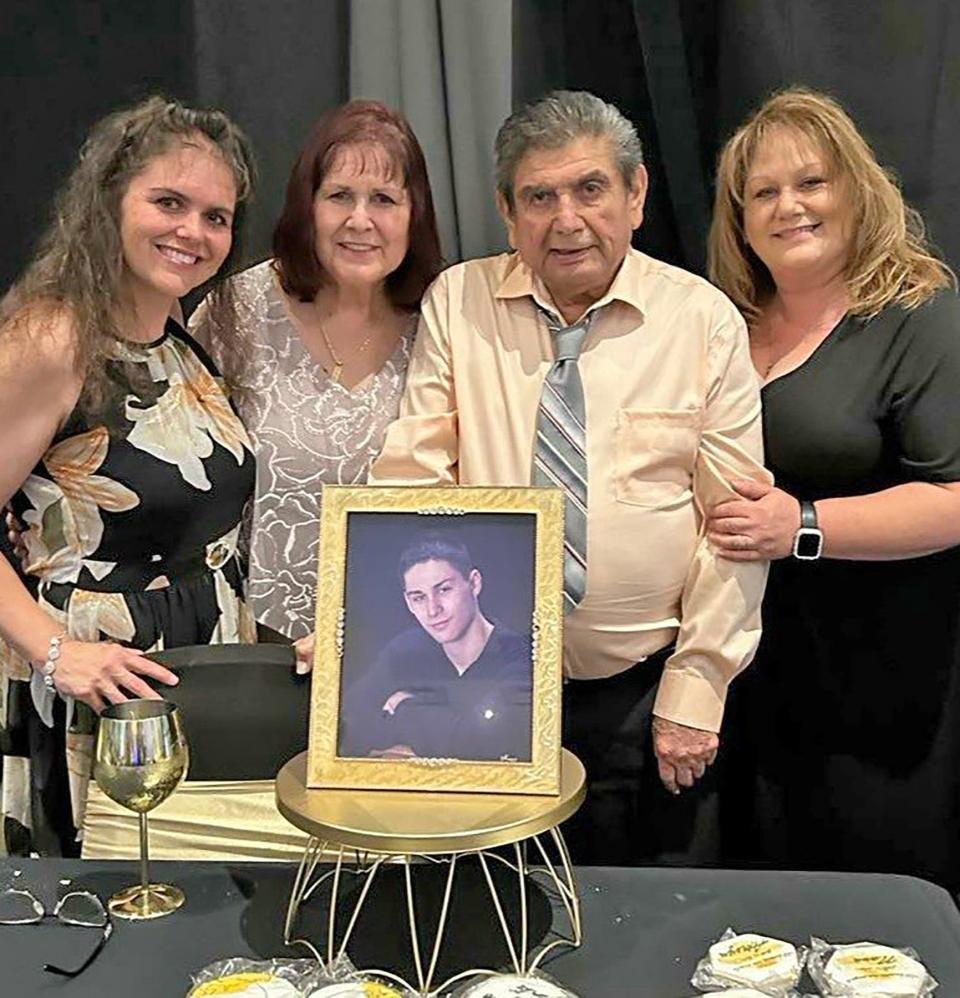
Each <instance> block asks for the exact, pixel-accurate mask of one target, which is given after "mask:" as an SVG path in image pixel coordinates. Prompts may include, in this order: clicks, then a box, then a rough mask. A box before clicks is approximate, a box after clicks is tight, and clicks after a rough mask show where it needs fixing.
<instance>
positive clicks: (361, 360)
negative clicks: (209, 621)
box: [190, 101, 442, 660]
mask: <svg viewBox="0 0 960 998" xmlns="http://www.w3.org/2000/svg"><path fill="white" fill-rule="evenodd" d="M273 249H274V256H273V258H272V259H270V260H267V261H265V262H263V263H261V264H258V265H257V266H255V267H251V268H250V269H249V270H246V271H244V272H243V273H241V274H238V275H236V276H235V277H234V278H232V279H231V283H232V285H233V291H234V295H235V296H236V299H237V302H238V307H237V310H236V312H237V319H236V321H235V322H234V323H233V324H232V325H231V326H230V327H225V326H223V325H222V324H218V323H217V322H216V321H215V320H214V318H213V315H212V313H211V312H209V311H208V310H207V308H206V307H205V304H201V306H200V307H199V308H198V309H197V311H196V312H195V313H194V316H193V318H192V320H191V323H190V326H191V329H192V331H193V332H194V335H195V336H196V337H197V338H198V339H199V340H200V342H201V343H203V344H204V345H205V346H207V348H208V349H209V351H210V353H211V354H212V356H213V359H214V361H215V362H216V364H217V365H218V367H219V368H220V370H221V371H222V372H223V373H224V375H225V377H226V380H227V383H228V385H229V387H230V390H231V394H232V397H233V399H234V402H235V404H236V405H237V407H238V409H239V412H240V415H241V418H242V419H243V422H244V424H245V425H246V427H247V430H248V431H249V434H250V437H251V440H252V442H253V447H254V451H255V453H256V457H257V487H256V497H255V500H254V503H253V508H252V516H248V517H247V527H248V531H247V544H248V549H249V572H250V579H249V591H248V595H249V601H250V606H251V608H252V610H253V612H254V614H255V616H256V617H257V620H258V622H259V623H260V624H262V625H266V626H267V627H269V628H272V629H273V630H275V631H278V632H280V633H281V634H283V635H285V636H286V637H288V638H292V639H294V640H298V639H306V638H307V636H308V635H309V634H310V632H311V631H312V629H313V615H314V604H315V599H316V576H317V567H316V566H317V544H318V537H319V526H318V524H319V516H320V493H321V487H322V485H324V484H338V485H339V484H351V483H363V482H365V481H366V479H367V469H368V467H369V465H370V462H371V461H372V460H373V458H374V457H376V456H377V454H378V453H379V451H380V446H381V443H382V440H383V434H384V431H385V429H386V427H387V425H388V424H389V423H390V422H391V421H392V420H393V419H395V418H396V415H397V410H398V406H399V402H400V395H401V393H402V390H403V384H404V380H405V377H406V370H407V362H408V359H409V356H410V348H411V346H412V343H413V338H414V333H415V330H416V324H417V315H418V308H419V304H420V299H421V297H422V295H423V292H424V291H425V290H426V288H427V285H428V284H429V283H430V282H431V281H432V280H433V278H434V277H435V276H436V275H437V274H438V273H439V271H440V269H441V266H442V260H441V256H440V243H439V238H438V236H437V227H436V220H435V217H434V211H433V198H432V196H431V193H430V183H429V180H428V179H427V168H426V163H425V161H424V157H423V151H422V150H421V148H420V144H419V143H418V142H417V139H416V137H415V136H414V134H413V132H412V131H411V129H410V126H409V124H408V123H407V122H406V120H404V118H403V117H402V116H401V115H400V114H398V113H397V112H396V111H393V110H390V109H389V108H387V107H385V106H384V105H382V104H379V103H376V102H373V101H352V102H350V103H349V104H345V105H343V106H342V107H339V108H337V109H335V110H333V111H331V112H329V113H328V114H326V115H325V116H324V117H323V118H322V119H321V120H320V121H319V122H318V123H317V125H316V127H315V128H314V130H313V132H312V133H311V135H310V137H309V138H308V140H307V142H306V145H305V146H304V148H303V150H302V152H301V153H300V156H299V158H298V159H297V162H296V164H295V166H294V168H293V172H292V174H291V176H290V182H289V184H288V187H287V195H286V203H285V205H284V208H283V214H282V215H281V217H280V221H279V223H278V224H277V227H276V231H275V233H274V240H273ZM311 644H312V642H311V641H309V640H300V642H299V649H300V651H301V654H302V657H303V659H304V660H306V659H307V658H308V656H309V657H312V655H311V654H310V653H311V651H312V649H311V647H310V645H311Z"/></svg>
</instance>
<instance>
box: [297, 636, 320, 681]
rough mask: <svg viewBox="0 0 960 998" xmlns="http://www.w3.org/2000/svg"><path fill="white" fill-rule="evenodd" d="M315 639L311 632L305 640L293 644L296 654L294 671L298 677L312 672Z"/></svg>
mask: <svg viewBox="0 0 960 998" xmlns="http://www.w3.org/2000/svg"><path fill="white" fill-rule="evenodd" d="M315 637H316V635H315V634H314V632H313V631H311V632H310V633H309V634H308V635H307V636H306V637H305V638H300V639H299V640H297V641H294V642H293V650H294V651H295V652H296V653H297V664H296V670H297V675H298V676H305V675H306V674H307V673H308V672H313V651H314V645H315V643H316V642H315V640H314V639H315Z"/></svg>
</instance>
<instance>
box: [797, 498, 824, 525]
mask: <svg viewBox="0 0 960 998" xmlns="http://www.w3.org/2000/svg"><path fill="white" fill-rule="evenodd" d="M800 526H801V527H807V528H808V529H809V530H819V529H820V524H819V523H817V507H816V506H814V505H813V503H812V502H810V500H809V499H801V500H800Z"/></svg>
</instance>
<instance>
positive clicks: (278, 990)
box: [187, 971, 303, 998]
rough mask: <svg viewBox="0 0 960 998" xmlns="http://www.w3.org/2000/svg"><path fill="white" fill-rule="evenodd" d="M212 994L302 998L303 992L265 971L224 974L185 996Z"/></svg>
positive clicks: (240, 997)
mask: <svg viewBox="0 0 960 998" xmlns="http://www.w3.org/2000/svg"><path fill="white" fill-rule="evenodd" d="M213 995H233V998H303V992H302V991H300V990H298V989H297V988H295V987H294V986H293V985H292V984H291V983H290V982H289V981H285V980H283V979H282V978H280V977H274V975H273V974H268V973H266V972H265V971H251V972H249V973H240V974H226V975H224V976H223V977H218V978H216V979H215V980H213V981H206V982H205V983H203V984H198V985H197V986H196V987H195V988H194V989H193V990H192V991H191V992H189V994H188V996H187V998H211V996H213Z"/></svg>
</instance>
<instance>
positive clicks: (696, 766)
mask: <svg viewBox="0 0 960 998" xmlns="http://www.w3.org/2000/svg"><path fill="white" fill-rule="evenodd" d="M719 748H720V738H719V737H718V736H717V735H715V734H714V733H713V732H712V731H703V730H702V729H701V728H688V727H687V726H686V725H685V724H677V723H676V722H675V721H668V720H666V718H663V717H654V719H653V750H654V751H655V752H656V753H657V764H658V766H659V768H660V779H661V780H663V785H664V786H665V787H666V788H667V790H669V791H670V793H672V794H678V793H680V788H681V787H692V786H693V785H694V783H696V781H697V780H699V779H700V777H701V776H703V774H704V773H705V772H706V771H707V766H710V765H712V763H713V761H714V759H716V758H717V750H718V749H719Z"/></svg>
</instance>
